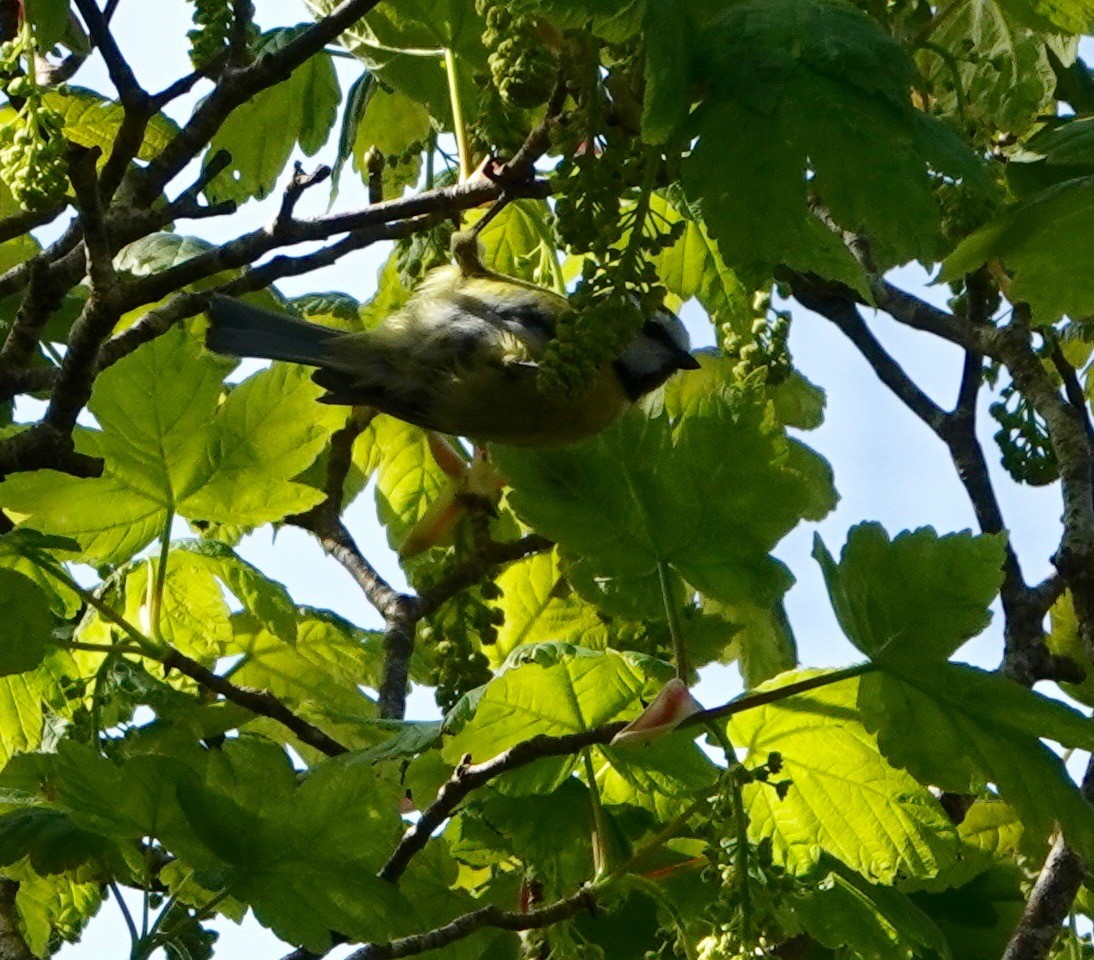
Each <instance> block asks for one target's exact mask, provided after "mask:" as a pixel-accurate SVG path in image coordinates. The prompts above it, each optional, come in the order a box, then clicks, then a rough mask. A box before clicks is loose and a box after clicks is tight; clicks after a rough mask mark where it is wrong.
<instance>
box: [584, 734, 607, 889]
mask: <svg viewBox="0 0 1094 960" xmlns="http://www.w3.org/2000/svg"><path fill="white" fill-rule="evenodd" d="M581 759H582V762H583V763H584V764H585V776H586V778H587V779H588V781H589V802H590V803H591V804H592V808H593V861H594V862H593V870H594V871H595V873H596V874H597V876H602V875H603V874H604V873H605V872H607V871H608V870H609V869H610V867H611V864H609V863H608V862H607V861H608V860H610V859H611V848H610V846H609V837H608V818H607V817H606V816H605V814H604V805H603V804H602V803H601V802H600V787H599V786H598V785H597V782H596V770H595V769H594V768H593V758H592V751H590V750H589V748H588V747H586V748H585V749H584V750H582V751H581Z"/></svg>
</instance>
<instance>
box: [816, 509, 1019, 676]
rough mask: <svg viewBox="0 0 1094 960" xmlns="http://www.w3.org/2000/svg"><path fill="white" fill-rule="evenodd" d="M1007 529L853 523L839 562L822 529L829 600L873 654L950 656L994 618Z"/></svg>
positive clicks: (914, 659) (819, 546)
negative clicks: (945, 531) (943, 531)
mask: <svg viewBox="0 0 1094 960" xmlns="http://www.w3.org/2000/svg"><path fill="white" fill-rule="evenodd" d="M1005 547H1006V538H1005V537H1004V536H1003V535H990V534H984V535H981V536H973V535H972V534H971V533H968V532H965V533H955V534H949V535H947V536H944V537H939V536H938V534H937V533H935V531H934V530H933V529H932V528H930V527H923V528H921V529H919V530H915V531H912V532H905V533H902V534H900V535H898V536H897V537H896V538H895V539H894V540H892V541H890V540H889V535H888V534H887V533H886V532H885V530H884V529H883V528H882V527H881V525H880V524H877V523H862V524H859V525H858V526H856V527H852V528H851V531H850V533H849V534H848V535H847V544H846V546H845V547H844V548H843V553H842V554H841V556H840V562H839V565H838V566H837V565H836V563H835V561H834V560H833V559H832V556H831V554H830V553H829V552H828V550H827V548H826V547H825V546H824V544H823V543H822V542H821V539H820V536H819V535H818V536H817V537H816V538H815V540H814V547H813V556H814V557H815V558H816V560H817V562H818V563H820V565H821V569H822V571H823V572H824V579H825V582H826V584H827V585H828V593H829V596H830V597H831V598H832V606H833V608H834V609H835V611H836V616H837V617H838V619H839V622H840V626H841V627H843V632H844V633H845V634H847V637H848V639H850V641H851V642H852V643H853V644H854V645H855V646H856V647H858V649H859V650H861V651H862V652H863V653H865V654H866V655H867V656H868V657H870V658H871V659H872V660H876V661H878V662H881V663H889V662H890V661H897V660H899V661H900V662H901V663H918V662H922V661H928V660H946V659H948V658H949V657H950V655H951V654H953V653H954V652H955V651H956V650H957V649H958V648H959V647H960V646H961V645H962V644H963V643H964V642H965V641H966V640H968V639H970V638H971V637H974V636H976V635H977V634H978V633H980V632H981V631H982V630H983V629H984V628H985V627H987V625H988V623H989V622H990V621H991V614H990V613H989V612H988V604H990V603H991V601H992V600H994V599H995V595H996V594H997V593H998V592H999V584H1000V583H1001V582H1002V579H1003V551H1004V549H1005Z"/></svg>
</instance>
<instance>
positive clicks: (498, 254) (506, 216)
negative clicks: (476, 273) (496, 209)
mask: <svg viewBox="0 0 1094 960" xmlns="http://www.w3.org/2000/svg"><path fill="white" fill-rule="evenodd" d="M470 225H472V226H473V225H474V220H473V219H471V221H470ZM479 241H480V242H481V243H482V247H483V262H484V263H487V264H489V265H490V268H491V269H493V270H496V271H497V272H498V273H504V274H506V275H507V276H511V277H519V278H521V279H522V280H527V281H528V282H529V283H535V284H539V285H540V286H544V287H553V288H554V289H555V290H558V291H560V292H561V289H562V288H564V287H565V284H564V283H563V281H562V268H561V267H560V266H559V262H558V252H557V250H556V249H555V243H556V241H555V232H554V228H553V226H552V223H551V212H550V210H549V209H548V207H547V204H546V202H544V201H543V200H514V201H513V202H512V203H508V204H506V206H505V208H504V209H503V210H502V211H501V213H499V214H498V215H497V216H496V217H495V218H494V219H493V220H491V221H490V223H489V224H487V225H486V227H485V228H484V229H483V231H482V233H480V234H479Z"/></svg>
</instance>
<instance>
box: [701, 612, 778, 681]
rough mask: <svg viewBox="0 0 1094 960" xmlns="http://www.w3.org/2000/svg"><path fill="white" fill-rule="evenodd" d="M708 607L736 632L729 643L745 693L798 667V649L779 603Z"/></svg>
mask: <svg viewBox="0 0 1094 960" xmlns="http://www.w3.org/2000/svg"><path fill="white" fill-rule="evenodd" d="M710 606H711V609H712V610H715V611H717V613H718V615H719V616H720V617H722V618H724V619H725V620H727V621H728V622H730V623H731V624H733V625H734V626H735V627H736V628H737V632H736V633H735V634H734V637H733V639H734V642H735V644H736V650H737V652H738V656H739V659H740V667H741V677H742V679H743V680H744V682H745V687H746V688H747V689H749V690H751V689H753V688H754V687H756V686H759V684H761V683H763V682H764V681H765V680H770V679H771V678H772V677H774V676H776V675H777V674H780V673H783V672H784V671H786V670H793V669H794V668H795V667H796V666H797V665H798V646H797V643H796V642H795V640H794V633H793V631H792V630H791V628H790V621H789V620H788V619H787V616H786V610H785V609H784V608H783V604H782V603H781V602H780V603H776V604H773V605H772V606H771V607H759V606H756V605H755V604H751V603H748V602H747V601H743V602H741V603H737V604H722V603H712V604H711V605H710Z"/></svg>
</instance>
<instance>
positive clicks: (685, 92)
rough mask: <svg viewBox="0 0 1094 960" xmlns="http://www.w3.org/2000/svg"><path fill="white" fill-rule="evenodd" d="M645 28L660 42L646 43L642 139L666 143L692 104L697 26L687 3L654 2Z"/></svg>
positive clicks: (649, 9)
mask: <svg viewBox="0 0 1094 960" xmlns="http://www.w3.org/2000/svg"><path fill="white" fill-rule="evenodd" d="M643 29H644V30H645V32H646V33H647V34H648V35H649V36H650V37H656V38H657V39H656V42H654V43H647V44H646V89H645V99H644V102H643V104H642V139H643V140H644V141H645V142H646V143H662V142H663V141H665V140H666V139H667V138H668V137H669V136H670V134H672V132H673V131H674V130H676V129H678V128H679V127H680V125H681V124H682V123H683V121H684V118H685V117H686V116H687V111H688V107H690V106H691V104H690V88H691V85H692V77H691V76H690V75H689V74H690V71H689V69H688V65H689V63H690V56H689V47H690V45H691V44H692V43H694V42H695V26H694V24H693V23H692V22H691V18H690V16H689V11H688V9H687V5H686V4H682V3H677V2H675V0H650V2H649V3H647V4H646V15H645V21H644V23H643Z"/></svg>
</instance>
